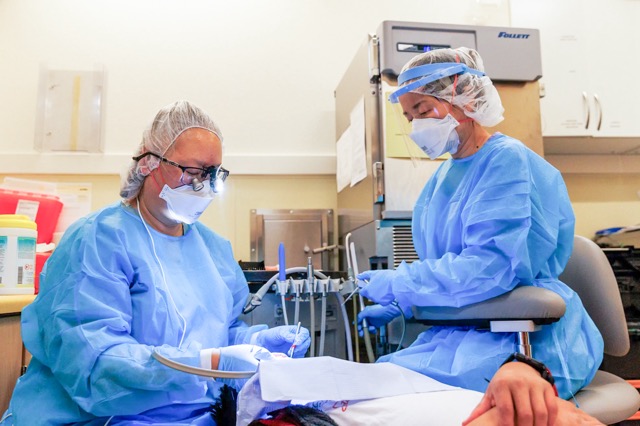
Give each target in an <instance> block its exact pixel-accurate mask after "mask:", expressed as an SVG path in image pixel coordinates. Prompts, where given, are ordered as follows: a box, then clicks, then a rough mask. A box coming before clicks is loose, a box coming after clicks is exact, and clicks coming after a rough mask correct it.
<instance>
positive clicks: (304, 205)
mask: <svg viewBox="0 0 640 426" xmlns="http://www.w3.org/2000/svg"><path fill="white" fill-rule="evenodd" d="M12 177H17V178H22V179H35V180H41V181H46V182H83V183H84V182H88V183H91V184H92V189H93V194H92V200H91V204H92V210H97V209H99V208H100V207H102V206H104V205H106V204H109V203H113V202H116V201H118V200H119V199H120V196H119V195H118V192H119V189H118V188H119V185H120V177H119V176H117V175H90V176H79V175H55V176H52V175H48V176H45V175H35V174H29V175H26V174H25V175H12ZM2 179H4V176H3V175H0V181H2ZM336 203H337V197H336V179H335V177H334V176H331V175H317V176H314V175H309V176H282V175H280V176H277V175H269V176H233V175H232V176H231V177H230V178H229V180H228V181H227V185H226V188H225V192H224V194H223V195H222V196H220V197H219V198H217V199H216V200H214V202H213V203H212V204H211V206H210V207H209V208H208V209H207V210H206V211H205V213H204V214H203V215H202V218H201V221H202V222H203V223H204V224H206V225H208V226H210V227H211V228H213V229H214V230H215V231H216V232H218V233H219V234H221V235H222V236H224V237H225V238H228V239H229V240H230V241H231V244H232V245H233V249H234V253H235V256H236V259H238V260H244V261H248V260H250V258H251V250H250V233H249V224H250V212H251V209H333V211H336V209H337V207H336ZM334 225H335V224H334Z"/></svg>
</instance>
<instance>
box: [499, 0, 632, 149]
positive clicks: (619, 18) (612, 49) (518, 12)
mask: <svg viewBox="0 0 640 426" xmlns="http://www.w3.org/2000/svg"><path fill="white" fill-rule="evenodd" d="M510 6H511V25H512V26H515V27H529V28H538V29H539V30H540V39H541V48H542V73H543V78H542V80H541V83H542V84H543V88H544V93H545V95H544V97H543V98H542V100H541V113H542V133H543V136H553V137H556V136H595V137H638V136H640V113H639V111H640V108H639V107H638V103H639V102H640V81H639V80H640V79H639V77H638V75H639V73H640V50H638V46H640V31H639V30H638V29H637V22H638V21H639V20H640V1H638V0H511V2H510Z"/></svg>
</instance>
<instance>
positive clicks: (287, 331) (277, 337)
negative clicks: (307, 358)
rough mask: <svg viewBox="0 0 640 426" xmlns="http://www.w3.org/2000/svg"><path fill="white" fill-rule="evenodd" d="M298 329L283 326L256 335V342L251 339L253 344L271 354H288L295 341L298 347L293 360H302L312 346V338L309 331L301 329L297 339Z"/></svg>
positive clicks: (291, 326) (292, 326)
mask: <svg viewBox="0 0 640 426" xmlns="http://www.w3.org/2000/svg"><path fill="white" fill-rule="evenodd" d="M296 329H297V326H295V325H281V326H279V327H273V328H269V329H267V330H262V331H260V332H258V333H257V334H256V337H255V340H254V339H253V338H252V339H251V342H252V343H255V344H256V345H260V346H262V347H264V348H266V349H268V350H269V351H271V352H280V353H283V354H286V353H287V352H288V351H289V349H290V348H291V345H293V343H294V339H295V344H296V347H295V349H294V350H293V358H302V357H304V355H305V354H306V353H307V349H309V345H311V337H309V330H307V329H306V328H304V327H300V331H299V332H298V337H296Z"/></svg>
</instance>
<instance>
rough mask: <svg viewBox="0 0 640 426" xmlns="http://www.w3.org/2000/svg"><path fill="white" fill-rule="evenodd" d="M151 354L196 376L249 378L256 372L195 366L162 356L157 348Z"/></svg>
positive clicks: (160, 360)
mask: <svg viewBox="0 0 640 426" xmlns="http://www.w3.org/2000/svg"><path fill="white" fill-rule="evenodd" d="M151 355H152V356H153V357H154V358H155V359H156V360H157V361H158V362H160V364H164V365H166V366H167V367H171V368H173V369H174V370H178V371H182V372H185V373H191V374H195V375H196V376H204V377H213V378H216V379H247V378H249V377H251V376H253V375H254V374H256V372H255V371H222V370H209V369H206V368H199V367H193V366H191V365H187V364H183V363H181V362H177V361H174V360H172V359H169V358H167V357H165V356H162V355H160V352H158V350H157V349H154V350H153V352H152V354H151Z"/></svg>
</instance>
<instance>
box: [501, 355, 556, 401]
mask: <svg viewBox="0 0 640 426" xmlns="http://www.w3.org/2000/svg"><path fill="white" fill-rule="evenodd" d="M511 361H518V362H522V363H525V364H527V365H528V366H530V367H532V368H533V369H534V370H536V371H537V372H538V373H540V376H542V378H543V379H545V380H546V381H547V382H549V383H550V384H551V386H553V389H554V390H555V391H556V395H557V393H558V391H557V389H556V381H555V379H554V378H553V375H552V374H551V371H549V369H548V368H547V366H546V365H544V364H543V363H541V362H540V361H537V360H535V359H533V358H531V357H528V356H526V355H524V354H521V353H520V352H514V353H512V354H511V355H509V357H508V358H507V359H506V360H505V361H504V362H503V363H502V364H501V365H500V366H501V367H502V366H503V365H505V364H506V363H508V362H511Z"/></svg>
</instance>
